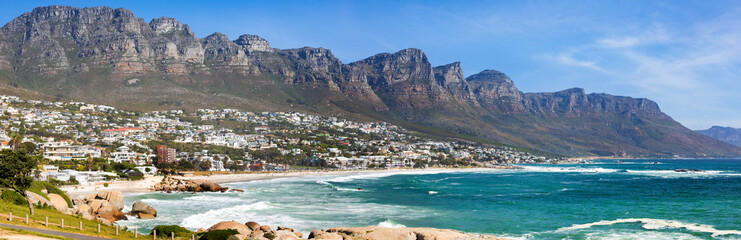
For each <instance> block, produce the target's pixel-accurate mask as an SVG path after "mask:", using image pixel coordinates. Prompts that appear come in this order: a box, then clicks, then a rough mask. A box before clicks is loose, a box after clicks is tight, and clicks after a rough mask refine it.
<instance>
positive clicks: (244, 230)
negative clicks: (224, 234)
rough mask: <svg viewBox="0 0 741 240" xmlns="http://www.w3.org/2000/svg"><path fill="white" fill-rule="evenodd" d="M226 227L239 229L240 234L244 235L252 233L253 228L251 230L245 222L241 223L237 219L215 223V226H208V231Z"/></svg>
mask: <svg viewBox="0 0 741 240" xmlns="http://www.w3.org/2000/svg"><path fill="white" fill-rule="evenodd" d="M225 229H234V230H237V232H239V234H241V235H244V236H249V235H250V233H252V230H250V228H248V227H247V226H245V225H244V224H241V223H238V222H235V221H223V222H220V223H217V224H214V225H213V226H211V227H210V228H208V231H213V230H225Z"/></svg>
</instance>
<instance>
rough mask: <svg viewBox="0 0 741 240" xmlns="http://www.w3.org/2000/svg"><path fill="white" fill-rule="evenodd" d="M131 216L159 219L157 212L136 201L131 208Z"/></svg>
mask: <svg viewBox="0 0 741 240" xmlns="http://www.w3.org/2000/svg"><path fill="white" fill-rule="evenodd" d="M131 215H134V216H137V217H139V218H141V219H151V218H155V217H157V210H155V209H154V208H153V207H151V206H149V205H147V204H146V203H144V202H142V201H136V202H134V205H133V206H131Z"/></svg>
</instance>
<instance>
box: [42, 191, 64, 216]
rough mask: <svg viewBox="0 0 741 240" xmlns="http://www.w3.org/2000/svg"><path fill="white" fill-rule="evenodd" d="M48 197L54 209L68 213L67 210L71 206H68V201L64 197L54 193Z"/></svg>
mask: <svg viewBox="0 0 741 240" xmlns="http://www.w3.org/2000/svg"><path fill="white" fill-rule="evenodd" d="M47 196H49V201H50V202H51V205H52V206H54V208H56V209H57V211H60V212H67V208H68V207H69V205H67V201H65V200H64V198H63V197H62V196H60V195H59V194H56V193H52V194H49V195H47Z"/></svg>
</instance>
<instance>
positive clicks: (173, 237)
mask: <svg viewBox="0 0 741 240" xmlns="http://www.w3.org/2000/svg"><path fill="white" fill-rule="evenodd" d="M170 240H175V232H171V233H170Z"/></svg>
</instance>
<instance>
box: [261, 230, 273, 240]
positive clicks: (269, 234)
mask: <svg viewBox="0 0 741 240" xmlns="http://www.w3.org/2000/svg"><path fill="white" fill-rule="evenodd" d="M262 236H263V237H265V238H267V239H270V240H273V239H275V237H276V236H275V234H273V233H271V232H266V233H265V234H263V235H262Z"/></svg>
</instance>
